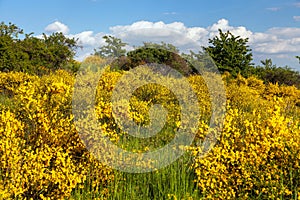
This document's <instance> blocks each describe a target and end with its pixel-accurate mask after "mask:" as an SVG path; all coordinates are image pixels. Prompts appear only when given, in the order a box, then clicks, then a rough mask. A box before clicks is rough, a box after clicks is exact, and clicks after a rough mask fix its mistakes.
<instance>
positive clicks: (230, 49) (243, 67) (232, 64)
mask: <svg viewBox="0 0 300 200" xmlns="http://www.w3.org/2000/svg"><path fill="white" fill-rule="evenodd" d="M247 43H248V38H245V39H243V38H241V37H240V36H234V35H233V34H232V33H230V32H229V31H227V32H225V33H224V32H222V30H219V36H215V37H214V38H212V39H209V44H210V46H208V47H204V50H205V51H206V52H207V53H208V54H209V55H210V56H211V57H212V59H213V60H214V62H215V63H216V65H217V67H218V69H219V71H220V72H221V73H224V72H226V71H227V72H229V73H231V74H232V75H233V76H236V75H237V74H239V73H240V74H242V75H244V76H247V75H248V74H249V72H248V71H249V67H251V66H252V65H253V64H252V63H251V62H252V53H251V49H250V48H249V46H248V45H247Z"/></svg>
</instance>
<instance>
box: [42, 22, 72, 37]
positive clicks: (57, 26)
mask: <svg viewBox="0 0 300 200" xmlns="http://www.w3.org/2000/svg"><path fill="white" fill-rule="evenodd" d="M45 31H46V32H48V33H53V32H62V33H63V34H68V33H69V27H68V26H67V25H65V24H63V23H61V22H59V21H56V22H53V23H52V24H49V25H48V26H47V27H46V28H45Z"/></svg>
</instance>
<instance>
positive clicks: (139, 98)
mask: <svg viewBox="0 0 300 200" xmlns="http://www.w3.org/2000/svg"><path fill="white" fill-rule="evenodd" d="M87 65H88V64H87ZM88 73H90V76H87V77H88V78H87V79H84V80H80V81H81V82H79V84H81V86H82V88H87V87H88V85H89V84H90V82H91V81H93V80H94V79H93V78H95V77H93V70H92V69H91V70H90V72H88ZM130 73H131V72H130V71H129V72H126V71H112V70H109V67H108V69H107V70H106V71H104V72H103V74H102V77H101V78H100V80H99V81H98V82H97V91H96V94H95V99H93V101H95V104H94V107H92V108H91V109H92V110H93V111H95V113H96V117H97V122H98V126H99V127H98V128H101V130H102V134H103V135H105V136H106V137H107V138H109V141H110V142H111V143H113V144H114V145H117V146H119V147H121V148H122V149H126V150H128V151H131V152H136V153H145V152H151V151H154V150H156V149H159V148H162V147H164V146H165V145H166V144H168V143H169V142H170V141H171V140H172V139H173V138H174V137H175V135H176V131H177V130H178V129H179V128H180V127H184V126H185V125H186V124H188V121H184V119H182V118H181V117H180V111H181V108H180V102H179V101H178V99H177V98H178V95H176V94H175V93H174V92H172V91H170V90H169V89H168V88H167V87H162V86H160V85H158V84H147V85H144V86H142V87H139V88H138V89H137V90H135V91H134V93H133V94H132V95H131V96H130V98H129V102H130V106H129V108H128V109H127V111H128V112H127V114H128V115H129V116H128V117H130V118H132V119H133V120H134V122H135V123H136V124H137V125H138V126H141V127H142V126H144V125H149V123H150V122H151V120H150V118H151V116H150V115H149V109H150V108H151V107H152V106H153V105H156V104H160V105H162V106H163V107H164V108H165V110H167V111H168V114H167V116H166V123H165V124H164V126H163V128H162V129H161V131H160V132H159V133H158V134H157V135H155V136H153V137H149V138H144V139H141V138H135V137H132V136H131V135H129V134H127V133H126V131H124V130H122V128H121V127H119V126H118V122H117V121H118V119H115V118H114V115H113V114H112V113H113V106H117V109H118V108H120V112H122V108H123V107H124V104H123V102H122V99H119V101H116V102H115V103H114V104H115V105H112V103H111V98H112V96H113V91H114V88H115V86H116V85H117V83H118V81H119V80H120V78H121V77H122V76H124V75H128V76H130ZM147 73H148V74H151V72H147ZM87 75H89V74H87ZM215 76H216V75H215V74H210V75H209V76H207V77H208V78H207V79H206V80H204V79H203V77H202V76H201V75H191V76H189V77H187V78H186V79H187V81H188V83H189V84H190V86H191V87H192V89H193V91H194V93H195V94H196V97H197V101H198V105H199V106H198V107H197V109H198V110H197V111H198V112H199V113H200V115H199V117H198V118H197V120H198V124H199V126H198V127H197V130H193V132H194V134H195V138H194V140H193V142H192V144H191V145H189V146H182V147H181V148H182V149H183V150H184V154H183V155H182V156H180V157H179V158H178V159H176V160H175V161H174V162H172V163H171V164H170V165H167V166H165V167H163V168H159V169H156V168H157V166H156V165H154V164H153V163H151V162H150V163H146V162H140V163H138V164H140V165H141V167H144V165H147V168H148V169H151V170H150V171H149V172H146V173H129V172H126V171H122V170H117V169H114V168H113V167H111V166H110V165H109V161H107V160H105V159H107V158H108V157H107V155H106V154H107V151H106V150H107V149H106V147H105V146H101V147H100V146H97V145H96V146H93V145H95V144H97V143H98V142H101V141H100V140H101V138H102V136H101V137H99V136H97V135H90V132H86V135H85V134H84V133H81V135H79V131H78V127H76V123H75V121H77V122H80V123H81V124H82V125H83V126H88V127H87V129H84V130H93V128H95V129H97V127H89V125H86V124H88V123H89V116H88V114H86V113H84V114H86V115H83V117H82V118H80V119H79V120H78V119H76V120H75V118H74V113H72V109H74V108H73V106H74V105H72V98H73V96H72V95H73V93H74V85H75V84H76V81H78V80H76V77H75V75H74V74H72V73H69V72H67V71H65V70H57V71H55V72H52V73H50V74H47V75H43V76H36V75H28V74H26V73H22V72H0V199H27V200H29V199H33V200H36V199H55V200H56V199H74V200H75V199H78V200H81V199H82V200H83V199H120V200H123V199H151V200H154V199H170V200H179V199H196V200H198V199H295V200H296V199H298V200H299V199H300V90H299V89H297V88H296V87H295V86H284V85H281V86H279V85H278V84H272V83H269V84H264V83H263V81H262V80H259V79H257V78H255V77H249V78H244V77H242V76H240V75H238V76H237V78H232V77H230V75H229V74H226V73H225V74H224V75H222V79H223V81H224V85H225V86H224V87H225V90H226V91H225V92H226V102H225V105H223V106H224V109H225V110H226V115H225V117H224V119H222V120H223V121H222V122H223V126H222V128H220V129H218V130H219V131H220V134H219V137H217V141H216V143H215V145H214V147H212V149H211V150H210V151H209V152H207V153H206V154H205V155H203V151H204V149H203V148H202V146H201V145H199V144H201V142H202V141H203V140H204V138H205V137H206V135H207V134H208V133H209V132H210V131H211V127H210V119H211V117H212V109H211V108H212V106H211V98H212V96H211V95H216V94H211V93H209V92H208V87H207V85H206V81H207V80H215V79H216V77H215ZM181 79H183V78H174V77H167V78H166V80H164V81H165V82H166V83H172V84H176V83H177V82H181V81H182V80H181ZM131 84H132V82H127V83H126V82H125V83H123V86H124V88H126V87H125V86H126V85H129V86H130V85H131ZM177 90H178V94H181V95H180V98H182V99H185V100H188V98H189V97H188V96H187V95H186V94H187V91H186V90H185V88H177ZM81 92H83V93H82V94H81V95H80V97H82V98H81V100H82V105H85V103H86V102H87V101H89V100H90V99H87V98H85V91H84V90H81ZM181 96H182V97H181ZM73 102H74V100H73ZM121 114H122V113H121ZM121 114H120V115H121ZM125 114H126V113H125ZM194 114H195V113H190V115H191V116H193V115H194ZM89 128H90V129H89ZM83 137H84V138H85V140H84V141H85V142H83V140H82V138H83ZM90 146H92V147H94V148H95V147H96V150H95V151H97V152H98V153H100V154H101V156H103V157H100V158H103V160H101V159H99V157H98V158H97V157H95V154H92V153H91V149H90V148H88V147H90ZM174 151H176V150H174ZM116 159H117V160H118V159H120V160H122V159H126V158H122V159H121V158H119V157H116ZM104 160H105V161H104ZM130 161H131V160H130V158H129V161H128V162H127V163H131V162H130ZM132 162H133V161H132ZM122 164H123V162H122V163H118V166H119V167H120V168H122V167H123V168H126V167H129V168H130V167H132V166H122ZM133 164H135V165H136V164H137V163H133Z"/></svg>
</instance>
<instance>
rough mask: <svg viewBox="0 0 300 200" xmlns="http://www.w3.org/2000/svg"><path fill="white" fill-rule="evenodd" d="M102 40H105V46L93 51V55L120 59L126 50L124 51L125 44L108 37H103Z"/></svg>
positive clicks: (117, 39)
mask: <svg viewBox="0 0 300 200" xmlns="http://www.w3.org/2000/svg"><path fill="white" fill-rule="evenodd" d="M103 39H105V43H106V45H104V46H102V47H100V48H99V50H98V51H97V50H96V49H94V55H97V56H101V57H103V58H107V57H120V56H124V55H125V54H126V49H124V47H125V46H126V43H124V42H122V40H121V39H119V38H116V37H113V36H110V35H108V36H107V35H106V36H103Z"/></svg>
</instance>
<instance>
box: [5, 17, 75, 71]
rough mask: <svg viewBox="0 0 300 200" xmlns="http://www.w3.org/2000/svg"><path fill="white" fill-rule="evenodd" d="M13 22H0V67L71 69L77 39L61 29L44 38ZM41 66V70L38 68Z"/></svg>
mask: <svg viewBox="0 0 300 200" xmlns="http://www.w3.org/2000/svg"><path fill="white" fill-rule="evenodd" d="M19 35H24V33H23V30H22V29H20V28H18V27H17V26H16V25H14V24H12V23H9V24H8V25H6V24H5V23H4V22H2V23H1V24H0V71H23V72H28V73H38V74H41V72H42V71H43V73H44V72H47V71H48V72H49V71H51V70H56V69H61V68H66V66H67V68H70V69H74V67H73V65H74V64H75V62H74V59H73V58H74V55H75V50H76V48H77V47H78V46H77V44H76V40H75V39H74V38H73V39H70V38H67V37H66V36H64V35H63V34H62V33H53V34H51V35H50V36H47V35H45V34H43V38H37V37H34V36H33V33H30V34H25V35H24V36H23V39H20V38H19ZM41 70H42V71H41Z"/></svg>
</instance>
